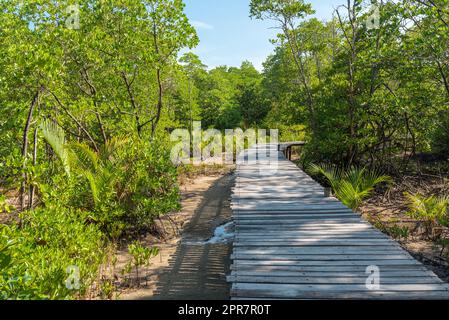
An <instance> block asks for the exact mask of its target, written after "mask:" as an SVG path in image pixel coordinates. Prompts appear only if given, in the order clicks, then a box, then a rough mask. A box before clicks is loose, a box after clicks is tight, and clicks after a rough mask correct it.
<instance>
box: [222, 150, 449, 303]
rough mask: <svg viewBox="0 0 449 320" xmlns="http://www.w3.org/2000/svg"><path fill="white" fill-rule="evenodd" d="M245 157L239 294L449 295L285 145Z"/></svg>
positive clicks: (238, 196) (239, 198)
mask: <svg viewBox="0 0 449 320" xmlns="http://www.w3.org/2000/svg"><path fill="white" fill-rule="evenodd" d="M267 154H271V156H272V157H273V156H274V158H275V159H277V166H273V162H270V160H269V159H266V155H267ZM242 159H246V161H245V163H240V164H239V163H238V164H237V170H236V183H235V187H234V188H233V194H232V209H233V217H234V221H235V240H234V245H233V254H232V257H231V258H232V260H233V264H232V266H231V271H232V272H231V275H230V276H229V277H228V281H229V282H231V284H232V289H231V298H232V299H449V285H448V284H446V283H444V282H443V281H441V280H440V279H439V278H438V277H437V276H436V275H435V274H434V273H433V272H431V271H429V270H428V269H426V267H424V265H422V264H421V263H420V262H418V261H416V260H415V259H414V258H413V257H411V256H410V255H409V254H408V252H406V251H405V250H403V249H402V248H401V247H400V246H399V244H398V243H396V242H395V241H393V240H392V239H390V238H389V237H388V236H386V235H385V234H383V233H381V232H380V231H378V230H377V229H375V228H374V227H372V226H371V225H370V224H369V223H368V222H366V221H365V220H363V219H362V218H361V216H360V215H359V214H356V213H354V212H352V210H350V209H349V208H347V207H346V206H344V205H343V204H342V203H341V202H340V201H338V200H337V199H335V198H326V197H325V196H324V190H323V188H322V187H321V186H320V185H319V184H318V183H316V182H315V181H314V180H313V179H311V178H310V177H309V176H307V175H306V174H305V173H304V172H303V171H302V170H300V169H299V168H298V167H297V166H296V165H294V164H293V163H291V162H290V161H288V160H287V159H286V158H285V156H284V155H283V153H282V151H279V148H278V145H277V144H268V145H256V146H253V147H252V148H250V149H248V150H246V151H245V153H244V155H242V156H241V159H240V161H242ZM271 160H272V159H271ZM377 271H378V275H379V278H378V279H379V282H378V283H377V282H376V281H375V280H374V281H373V279H376V278H374V277H375V275H376V273H377ZM373 272H374V273H373ZM376 284H378V285H376Z"/></svg>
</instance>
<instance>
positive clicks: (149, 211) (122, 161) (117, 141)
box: [41, 121, 179, 239]
mask: <svg viewBox="0 0 449 320" xmlns="http://www.w3.org/2000/svg"><path fill="white" fill-rule="evenodd" d="M41 128H42V132H43V136H44V138H45V140H46V141H47V143H48V144H49V145H50V146H51V147H52V149H53V151H54V152H55V154H56V155H57V156H58V158H59V160H60V163H61V167H62V168H63V169H64V172H65V177H66V181H69V183H68V184H71V192H70V193H69V198H68V199H67V201H68V203H67V204H68V205H70V206H73V207H76V208H84V209H86V210H87V211H89V212H90V214H91V215H90V216H89V220H90V221H92V222H94V223H96V224H97V225H99V226H100V228H101V229H102V230H103V231H104V232H106V234H108V235H109V236H110V237H111V238H114V239H117V238H118V237H120V236H122V235H123V233H124V232H139V231H142V230H147V229H148V228H150V227H152V225H153V222H154V219H156V218H158V217H160V216H161V215H163V214H165V213H168V212H170V211H172V210H176V209H179V189H178V187H177V170H176V168H175V167H174V165H173V164H172V162H171V160H170V153H169V151H167V148H164V146H163V145H162V144H160V143H158V142H146V141H143V140H141V139H138V138H129V137H116V138H112V139H110V140H108V141H107V142H106V144H104V145H103V146H102V147H100V149H99V151H98V152H96V151H95V150H93V149H92V148H90V147H89V146H88V145H86V144H82V143H78V142H67V141H66V140H65V135H64V132H63V131H62V130H61V129H60V128H58V127H57V126H56V125H55V124H54V123H52V122H48V121H46V122H44V123H43V124H42V125H41ZM57 179H59V178H57ZM54 187H56V188H57V186H55V185H54V184H53V185H52V186H50V187H47V188H45V190H47V191H48V192H54V191H55V188H54ZM69 188H70V187H69ZM59 191H61V192H62V193H65V192H66V188H64V190H59ZM59 198H60V195H59V193H58V192H54V194H53V195H52V196H50V197H48V193H47V194H46V195H44V199H47V202H49V203H53V202H55V201H58V199H59ZM63 198H65V197H63Z"/></svg>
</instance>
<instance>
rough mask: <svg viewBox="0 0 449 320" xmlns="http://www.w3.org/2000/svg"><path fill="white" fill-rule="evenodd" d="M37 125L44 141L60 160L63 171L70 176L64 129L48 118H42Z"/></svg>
mask: <svg viewBox="0 0 449 320" xmlns="http://www.w3.org/2000/svg"><path fill="white" fill-rule="evenodd" d="M39 127H40V129H41V131H42V135H43V136H44V139H45V141H46V142H47V143H48V144H49V145H50V146H51V148H52V149H53V151H54V152H55V154H56V155H57V156H58V158H59V159H60V160H61V162H62V165H63V167H64V171H65V173H66V174H67V176H69V177H70V162H69V150H68V148H67V146H66V140H65V133H64V130H63V129H62V128H60V127H59V126H58V125H57V124H56V123H54V122H52V121H50V120H44V121H43V122H42V123H41V124H40V126H39Z"/></svg>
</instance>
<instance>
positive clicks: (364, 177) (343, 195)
mask: <svg viewBox="0 0 449 320" xmlns="http://www.w3.org/2000/svg"><path fill="white" fill-rule="evenodd" d="M310 171H311V173H312V174H315V175H322V176H324V178H325V179H326V181H327V182H328V183H329V184H330V186H331V187H332V190H333V192H334V194H335V195H336V197H337V198H338V199H340V201H341V202H343V203H344V204H345V205H347V206H348V207H349V208H351V209H354V210H355V209H357V208H358V207H359V206H360V205H361V203H362V201H363V200H364V199H366V198H368V197H369V196H370V195H371V194H372V192H373V191H374V188H375V187H376V186H377V185H379V184H381V183H384V182H387V183H390V182H391V181H392V180H391V178H390V177H389V176H386V175H382V174H381V173H380V172H378V171H377V170H373V169H368V168H358V167H350V168H349V169H347V170H344V169H340V168H337V167H335V166H332V165H321V166H319V165H316V164H314V165H311V167H310Z"/></svg>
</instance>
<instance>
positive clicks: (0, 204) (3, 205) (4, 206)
mask: <svg viewBox="0 0 449 320" xmlns="http://www.w3.org/2000/svg"><path fill="white" fill-rule="evenodd" d="M13 210H14V207H13V206H12V205H10V204H8V202H7V201H6V196H4V195H0V214H1V213H10V212H11V211H13Z"/></svg>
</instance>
